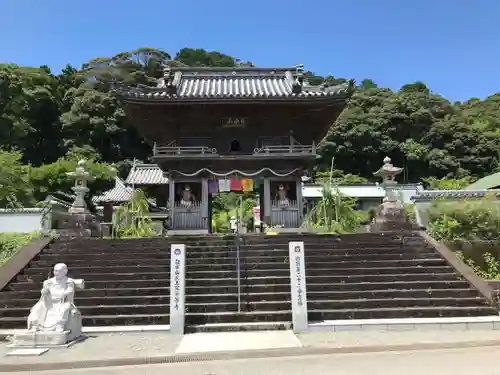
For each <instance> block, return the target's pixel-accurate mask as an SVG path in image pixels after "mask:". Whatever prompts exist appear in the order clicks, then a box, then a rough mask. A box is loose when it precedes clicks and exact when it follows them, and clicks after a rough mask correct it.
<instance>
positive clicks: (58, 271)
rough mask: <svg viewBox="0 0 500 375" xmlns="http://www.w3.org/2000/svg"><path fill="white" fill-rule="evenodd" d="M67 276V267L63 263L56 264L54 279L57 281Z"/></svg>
mask: <svg viewBox="0 0 500 375" xmlns="http://www.w3.org/2000/svg"><path fill="white" fill-rule="evenodd" d="M67 274H68V267H67V266H66V265H65V264H64V263H57V264H56V265H55V266H54V277H55V278H56V279H57V280H60V279H63V278H65V277H66V275H67Z"/></svg>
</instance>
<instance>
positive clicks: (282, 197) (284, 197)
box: [276, 184, 290, 206]
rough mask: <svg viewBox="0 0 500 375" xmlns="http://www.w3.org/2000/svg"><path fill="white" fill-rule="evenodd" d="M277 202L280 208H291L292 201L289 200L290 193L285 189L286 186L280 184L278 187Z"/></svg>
mask: <svg viewBox="0 0 500 375" xmlns="http://www.w3.org/2000/svg"><path fill="white" fill-rule="evenodd" d="M276 201H277V202H278V204H279V205H280V206H289V205H290V200H289V199H288V192H287V189H285V186H284V185H283V184H280V185H279V186H278V190H277V192H276Z"/></svg>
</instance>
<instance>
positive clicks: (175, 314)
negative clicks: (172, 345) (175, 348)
mask: <svg viewBox="0 0 500 375" xmlns="http://www.w3.org/2000/svg"><path fill="white" fill-rule="evenodd" d="M170 253H171V254H170V332H172V333H176V334H179V335H182V334H184V315H185V308H184V301H185V294H186V245H184V244H172V245H171V246H170Z"/></svg>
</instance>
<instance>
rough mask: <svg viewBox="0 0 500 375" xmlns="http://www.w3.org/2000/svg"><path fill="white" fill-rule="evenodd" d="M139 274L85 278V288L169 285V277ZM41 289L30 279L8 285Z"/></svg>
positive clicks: (11, 287)
mask: <svg viewBox="0 0 500 375" xmlns="http://www.w3.org/2000/svg"><path fill="white" fill-rule="evenodd" d="M138 276H139V275H132V278H128V279H127V278H121V279H118V280H99V281H93V280H90V281H88V280H85V289H87V290H89V289H110V288H126V287H130V286H131V285H133V286H135V287H137V288H144V287H150V288H154V287H168V286H170V278H165V279H153V280H148V279H143V280H141V279H138V278H137V277H138ZM40 289H41V281H38V282H32V281H31V282H30V281H24V282H23V281H21V282H15V283H11V284H10V285H9V290H38V291H40Z"/></svg>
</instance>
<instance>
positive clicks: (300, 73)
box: [292, 64, 304, 94]
mask: <svg viewBox="0 0 500 375" xmlns="http://www.w3.org/2000/svg"><path fill="white" fill-rule="evenodd" d="M295 77H296V78H295V80H294V82H293V84H292V92H293V93H294V94H300V93H301V92H302V87H303V85H304V64H298V65H295Z"/></svg>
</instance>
